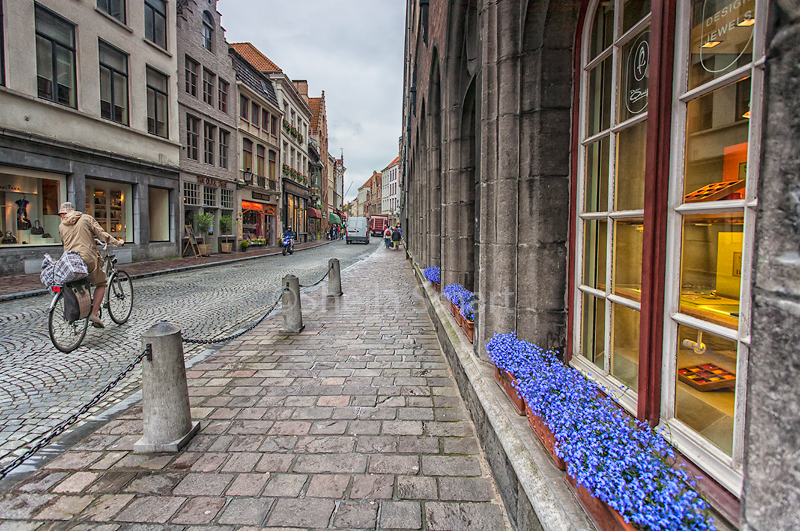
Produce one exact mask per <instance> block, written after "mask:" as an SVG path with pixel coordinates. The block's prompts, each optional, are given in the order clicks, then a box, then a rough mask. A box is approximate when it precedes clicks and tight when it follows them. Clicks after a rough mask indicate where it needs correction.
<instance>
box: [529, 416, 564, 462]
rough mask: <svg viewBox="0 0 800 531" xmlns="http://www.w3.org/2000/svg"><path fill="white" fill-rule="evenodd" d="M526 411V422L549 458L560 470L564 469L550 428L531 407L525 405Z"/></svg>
mask: <svg viewBox="0 0 800 531" xmlns="http://www.w3.org/2000/svg"><path fill="white" fill-rule="evenodd" d="M526 405H527V404H526ZM526 412H527V415H528V424H530V426H531V429H532V430H533V433H535V434H536V436H537V437H538V438H539V440H540V441H541V442H542V446H544V449H545V450H547V453H548V454H550V458H551V459H552V460H553V462H554V463H555V464H556V466H557V467H558V468H559V469H560V470H566V469H567V465H566V463H564V461H563V460H562V459H561V458H560V457H558V456H557V455H556V448H555V445H556V438H555V437H554V436H553V432H551V431H550V428H548V427H547V426H546V425H545V423H544V422H542V419H541V417H539V415H537V414H535V413H534V412H533V411H531V408H529V407H526Z"/></svg>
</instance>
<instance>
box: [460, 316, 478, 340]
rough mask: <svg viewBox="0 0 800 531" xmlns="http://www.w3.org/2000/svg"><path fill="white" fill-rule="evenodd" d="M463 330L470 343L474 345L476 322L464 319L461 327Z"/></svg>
mask: <svg viewBox="0 0 800 531" xmlns="http://www.w3.org/2000/svg"><path fill="white" fill-rule="evenodd" d="M461 329H462V330H463V331H464V333H465V334H466V335H467V339H469V342H470V343H474V342H475V341H474V340H475V322H474V321H470V320H468V319H467V318H466V317H465V318H464V322H463V324H462V325H461Z"/></svg>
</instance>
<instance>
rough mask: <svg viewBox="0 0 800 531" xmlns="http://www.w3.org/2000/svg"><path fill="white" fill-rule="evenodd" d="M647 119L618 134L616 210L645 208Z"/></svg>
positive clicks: (615, 187) (615, 186)
mask: <svg viewBox="0 0 800 531" xmlns="http://www.w3.org/2000/svg"><path fill="white" fill-rule="evenodd" d="M646 147H647V121H646V120H645V121H644V122H640V123H638V124H636V125H634V126H631V127H627V128H625V129H623V130H622V131H620V132H619V133H618V134H617V164H616V168H615V169H616V172H617V180H616V183H615V185H614V202H615V210H641V209H643V208H644V166H645V160H646V159H645V158H646V155H647V151H646Z"/></svg>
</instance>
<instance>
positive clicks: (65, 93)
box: [56, 45, 75, 107]
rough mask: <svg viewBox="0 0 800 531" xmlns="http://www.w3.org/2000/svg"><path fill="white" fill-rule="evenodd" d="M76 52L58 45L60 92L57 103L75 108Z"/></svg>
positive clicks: (57, 65)
mask: <svg viewBox="0 0 800 531" xmlns="http://www.w3.org/2000/svg"><path fill="white" fill-rule="evenodd" d="M74 58H75V52H72V51H70V50H67V49H66V48H62V47H61V46H58V45H56V69H57V71H56V76H57V78H58V92H57V94H56V96H57V98H56V101H58V103H63V104H64V105H69V106H70V107H75V66H74V64H73V61H74Z"/></svg>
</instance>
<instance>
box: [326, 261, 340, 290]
mask: <svg viewBox="0 0 800 531" xmlns="http://www.w3.org/2000/svg"><path fill="white" fill-rule="evenodd" d="M328 268H330V270H331V272H330V276H329V277H328V297H339V296H341V294H342V270H341V266H340V265H339V259H338V258H331V259H330V260H328Z"/></svg>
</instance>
